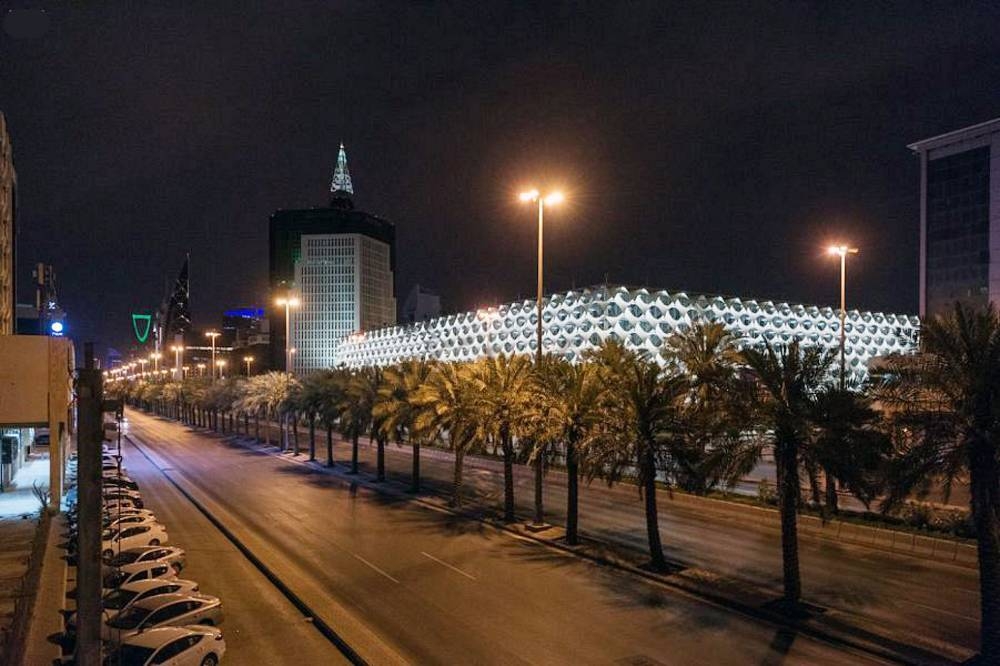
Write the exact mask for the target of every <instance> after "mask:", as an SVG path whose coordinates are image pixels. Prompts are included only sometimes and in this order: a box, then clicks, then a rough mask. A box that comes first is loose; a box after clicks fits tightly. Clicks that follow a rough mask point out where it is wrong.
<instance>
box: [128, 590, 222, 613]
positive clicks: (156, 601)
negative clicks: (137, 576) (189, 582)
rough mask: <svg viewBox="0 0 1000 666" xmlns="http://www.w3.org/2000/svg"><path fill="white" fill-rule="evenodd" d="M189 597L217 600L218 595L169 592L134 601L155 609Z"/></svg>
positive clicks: (141, 605)
mask: <svg viewBox="0 0 1000 666" xmlns="http://www.w3.org/2000/svg"><path fill="white" fill-rule="evenodd" d="M191 599H197V600H198V601H218V600H219V599H218V597H213V596H211V595H208V594H200V593H198V592H172V593H170V594H158V595H156V596H155V597H147V598H145V599H140V600H139V601H137V602H135V605H136V606H138V607H139V608H143V609H145V610H156V609H157V608H160V607H161V606H166V605H167V604H172V603H175V602H178V601H189V600H191Z"/></svg>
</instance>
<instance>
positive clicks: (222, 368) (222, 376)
mask: <svg viewBox="0 0 1000 666" xmlns="http://www.w3.org/2000/svg"><path fill="white" fill-rule="evenodd" d="M215 365H216V367H218V368H219V379H225V378H226V377H225V374H224V373H225V369H226V362H225V361H224V360H222V359H219V360H218V361H216V362H215Z"/></svg>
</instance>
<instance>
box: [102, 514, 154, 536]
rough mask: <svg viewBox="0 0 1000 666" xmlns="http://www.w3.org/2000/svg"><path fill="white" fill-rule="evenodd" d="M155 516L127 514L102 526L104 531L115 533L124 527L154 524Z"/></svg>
mask: <svg viewBox="0 0 1000 666" xmlns="http://www.w3.org/2000/svg"><path fill="white" fill-rule="evenodd" d="M155 522H158V521H157V520H156V516H154V515H153V514H152V513H151V512H150V513H129V514H125V515H121V516H117V517H114V518H111V520H109V521H108V523H107V524H106V525H105V526H104V529H105V530H112V531H117V530H120V529H121V528H122V527H123V526H124V525H142V524H144V523H155Z"/></svg>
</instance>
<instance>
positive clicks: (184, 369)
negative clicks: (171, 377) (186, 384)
mask: <svg viewBox="0 0 1000 666" xmlns="http://www.w3.org/2000/svg"><path fill="white" fill-rule="evenodd" d="M190 372H191V366H190V365H182V366H181V379H184V378H185V377H187V376H188V374H190Z"/></svg>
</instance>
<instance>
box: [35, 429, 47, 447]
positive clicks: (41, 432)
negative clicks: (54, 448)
mask: <svg viewBox="0 0 1000 666" xmlns="http://www.w3.org/2000/svg"><path fill="white" fill-rule="evenodd" d="M48 445H49V429H48V428H38V429H36V430H35V446H48Z"/></svg>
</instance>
